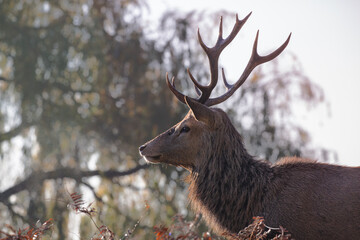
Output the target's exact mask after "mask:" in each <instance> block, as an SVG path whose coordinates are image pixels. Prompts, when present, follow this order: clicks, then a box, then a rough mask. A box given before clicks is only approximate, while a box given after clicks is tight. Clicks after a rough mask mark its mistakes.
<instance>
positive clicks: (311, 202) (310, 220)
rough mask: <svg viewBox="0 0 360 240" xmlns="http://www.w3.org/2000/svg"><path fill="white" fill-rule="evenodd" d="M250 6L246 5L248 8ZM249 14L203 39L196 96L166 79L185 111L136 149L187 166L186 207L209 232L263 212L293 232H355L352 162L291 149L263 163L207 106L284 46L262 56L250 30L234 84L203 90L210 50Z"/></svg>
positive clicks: (315, 235) (358, 200)
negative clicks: (249, 46)
mask: <svg viewBox="0 0 360 240" xmlns="http://www.w3.org/2000/svg"><path fill="white" fill-rule="evenodd" d="M250 14H251V13H250ZM250 14H249V15H248V16H247V17H245V18H244V19H243V20H239V18H238V17H237V16H236V23H235V25H234V28H233V30H232V31H231V33H230V35H229V36H228V37H227V38H225V39H224V38H223V36H222V20H220V28H219V36H218V39H217V42H216V44H215V46H214V47H212V48H209V47H207V46H206V45H205V44H204V42H203V40H202V39H201V36H200V34H199V31H198V40H199V43H200V45H201V47H202V48H203V50H204V51H205V53H206V55H207V56H208V59H209V63H210V73H211V79H210V84H209V85H207V86H203V85H201V84H200V83H199V82H197V81H196V80H195V78H194V76H193V75H192V74H191V72H190V71H189V70H188V75H189V77H190V79H191V80H192V82H193V83H194V85H195V87H196V91H197V93H198V95H199V97H198V98H197V99H194V98H191V97H188V96H185V95H183V94H182V93H180V92H179V91H177V90H176V88H175V84H174V78H172V80H171V81H169V78H168V75H166V81H167V85H168V87H169V88H170V90H171V91H172V92H173V93H174V95H175V96H176V97H177V98H178V99H179V100H180V101H181V102H183V103H185V104H186V105H187V106H188V107H189V109H190V111H189V112H188V114H187V115H186V116H185V118H184V119H183V120H182V121H181V122H179V123H178V124H176V125H175V126H173V127H172V128H170V129H169V130H168V131H166V132H164V133H162V134H160V135H159V136H157V137H156V138H154V139H153V140H151V141H149V142H147V143H146V144H144V145H142V146H141V147H140V148H139V150H140V154H141V155H142V156H143V157H144V158H145V159H146V160H147V161H148V162H150V163H166V164H171V165H175V166H181V167H183V168H185V169H187V170H188V171H189V172H190V174H189V176H188V180H189V184H190V185H189V199H190V203H191V205H192V207H193V209H194V210H195V211H197V212H200V213H202V215H203V216H204V219H205V221H206V222H207V223H208V224H209V225H210V227H211V228H212V229H213V230H214V231H215V232H217V233H222V232H230V233H237V232H238V231H239V230H241V229H243V228H244V227H246V226H247V225H248V224H249V223H250V222H251V220H252V217H253V216H263V217H264V218H265V221H266V224H267V225H268V226H272V227H278V226H283V227H285V228H286V229H287V230H288V231H289V232H290V233H291V234H292V236H293V237H294V238H296V239H298V240H299V239H337V240H339V239H360V167H353V168H351V167H344V166H336V165H330V164H324V163H317V162H315V161H310V160H307V159H301V158H296V157H287V158H283V159H281V160H280V161H278V163H276V164H274V165H271V164H270V163H268V162H266V161H260V160H257V159H255V158H254V157H252V156H251V155H250V154H249V153H248V152H247V151H246V149H245V147H244V145H243V140H242V137H241V136H240V134H239V133H238V132H237V131H236V129H235V127H234V126H233V125H232V123H231V122H230V120H229V118H228V116H227V115H226V114H225V112H224V111H222V110H221V109H218V108H210V106H213V105H216V104H218V103H221V102H223V101H225V100H226V99H228V98H229V97H230V96H231V95H232V94H233V93H234V92H235V91H236V90H237V89H238V88H239V87H240V86H241V85H242V84H243V83H244V81H245V80H246V79H247V77H248V76H249V74H250V73H251V71H252V70H253V69H254V68H255V67H256V66H258V65H260V64H262V63H265V62H268V61H271V60H272V59H274V58H275V57H277V56H278V55H279V54H280V53H281V52H282V51H283V50H284V49H285V48H286V46H287V44H288V43H289V40H290V36H289V37H288V39H287V40H286V41H285V42H284V43H283V44H282V45H281V46H280V47H279V48H278V49H277V50H275V51H274V52H272V53H271V54H269V55H267V56H260V55H258V53H257V43H258V33H257V34H256V38H255V41H254V45H253V50H252V55H251V57H250V60H249V63H248V64H247V66H246V68H245V70H244V72H243V73H242V75H241V76H240V78H239V80H238V81H237V82H236V83H235V84H229V83H228V82H227V80H226V78H225V74H224V71H222V77H223V80H224V84H225V87H226V89H227V91H226V92H225V93H224V94H223V95H221V96H219V97H215V98H210V94H211V91H212V90H213V89H214V87H215V86H216V84H217V81H218V58H219V56H220V53H221V52H222V50H223V49H224V48H225V47H226V46H227V45H228V44H229V43H230V42H231V41H232V40H233V39H234V38H235V36H236V35H237V33H238V32H239V31H240V29H241V27H242V26H243V25H244V23H245V22H246V20H247V19H248V18H249V16H250Z"/></svg>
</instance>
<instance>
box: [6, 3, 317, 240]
mask: <svg viewBox="0 0 360 240" xmlns="http://www.w3.org/2000/svg"><path fill="white" fill-rule="evenodd" d="M144 11H146V3H145V2H142V1H54V2H51V1H42V0H33V1H32V2H29V1H24V0H18V1H9V0H2V1H0V26H1V28H0V76H1V78H0V93H1V94H0V144H1V148H0V153H1V155H0V164H1V169H2V170H1V171H2V176H0V178H1V184H0V209H1V211H0V212H1V213H0V214H1V215H0V216H1V218H0V219H1V220H0V225H3V224H5V223H8V224H12V225H19V226H22V225H24V224H25V223H29V224H31V225H33V224H35V223H36V221H38V220H41V221H45V220H46V219H47V218H50V217H52V218H54V223H55V225H56V227H55V228H54V232H55V234H54V236H53V237H55V238H59V239H63V238H65V237H66V236H68V235H69V234H71V231H69V229H68V226H69V222H71V221H72V219H69V212H70V211H71V210H69V209H68V208H67V203H68V201H70V200H68V196H69V193H71V192H79V193H82V192H83V193H85V194H86V193H89V192H90V193H91V194H92V196H90V197H89V198H90V199H89V200H88V201H89V202H91V198H94V200H95V202H96V203H95V204H94V205H95V206H96V207H97V208H98V209H100V210H99V211H100V212H99V220H101V221H102V222H103V223H104V224H106V225H107V226H109V227H110V228H111V229H112V230H113V231H114V232H115V233H116V234H117V235H121V234H122V233H123V232H126V231H127V229H130V228H132V226H134V224H135V223H136V221H137V220H138V219H139V218H140V216H141V215H142V214H143V208H144V207H143V201H144V200H145V199H146V200H147V201H148V202H149V204H150V209H151V211H150V214H149V215H147V217H146V219H147V220H146V221H144V222H146V223H144V224H141V225H140V226H139V227H138V230H137V234H138V235H139V236H143V238H149V239H152V238H153V237H152V235H151V233H152V226H153V225H154V224H157V223H162V222H169V221H170V217H172V216H173V215H174V214H176V213H177V212H183V213H184V212H185V213H186V211H187V210H186V202H185V201H184V200H185V197H186V190H184V189H185V188H184V186H185V185H184V184H183V183H182V182H181V181H180V180H179V178H180V176H182V175H183V174H185V173H184V172H183V171H182V170H181V169H174V168H170V167H169V168H162V167H151V168H149V166H148V165H146V164H145V163H144V161H143V160H140V159H139V156H138V150H137V148H138V146H139V145H140V144H142V143H144V142H145V141H147V140H149V139H151V138H152V137H153V136H154V135H156V134H157V133H159V132H161V131H163V130H165V129H166V128H168V127H169V126H171V125H172V124H173V123H174V122H176V121H178V120H179V119H180V116H181V115H183V114H184V113H185V111H186V108H185V107H184V106H182V105H180V104H178V103H177V101H175V100H174V98H173V96H172V94H171V93H170V91H169V90H168V89H167V87H166V84H165V81H164V76H165V72H167V71H168V72H171V74H172V75H174V76H175V77H176V78H178V79H185V78H186V71H185V69H186V68H187V67H191V68H192V71H193V72H196V73H197V75H198V76H199V77H200V78H201V79H207V77H208V73H207V65H206V64H203V63H206V60H205V59H204V55H202V54H200V49H199V47H197V43H196V39H195V38H193V36H194V34H192V32H193V31H194V29H195V27H194V26H192V23H193V22H199V21H200V19H206V15H205V14H204V13H202V14H201V13H197V14H194V13H187V14H181V13H180V14H179V13H175V12H167V13H166V14H165V15H164V16H163V17H162V19H161V23H160V26H159V29H157V30H156V31H154V32H148V31H146V30H147V28H146V23H145V22H144V21H143V18H142V16H143V12H144ZM215 20H217V19H215ZM215 20H214V21H215ZM162 29H164V30H162ZM190 32H191V34H189V33H190ZM208 32H211V31H210V30H209V31H208ZM294 66H298V63H296V62H295V63H294ZM275 67H276V65H275ZM274 69H275V70H276V68H274ZM275 70H274V71H273V74H272V75H271V76H272V77H273V78H276V80H283V81H278V83H277V87H279V86H280V85H281V84H280V83H283V85H281V90H282V91H283V92H286V91H287V90H288V86H289V85H288V84H285V83H286V82H289V79H290V78H292V77H293V76H289V74H290V75H291V74H292V73H295V75H296V76H298V77H299V79H300V80H301V79H304V78H303V75H302V73H301V69H300V70H298V69H292V70H291V71H290V72H287V73H285V75H286V76H283V75H281V74H284V73H281V72H280V71H275ZM263 74H264V73H263V70H262V69H261V70H259V71H257V73H256V74H255V75H254V76H253V78H252V80H251V81H252V83H253V85H252V86H250V87H249V86H248V87H247V88H244V89H243V90H242V93H241V94H240V95H239V96H240V98H242V99H236V100H234V101H237V100H239V101H241V102H242V103H244V105H243V108H242V111H246V110H245V109H252V110H249V111H248V112H247V113H246V114H247V118H248V119H253V120H254V119H255V120H258V121H253V123H252V124H253V125H255V124H256V125H257V126H258V127H257V128H256V129H257V131H254V128H246V127H244V122H242V121H243V120H241V121H240V120H239V119H238V118H237V117H236V114H237V113H241V111H238V112H236V113H235V112H233V114H232V116H233V118H234V121H236V122H237V123H238V126H239V128H241V129H243V130H244V135H245V138H246V139H247V141H249V142H251V145H252V146H254V149H255V146H259V145H261V146H265V145H266V144H268V145H269V143H270V142H271V145H269V146H268V147H265V148H260V149H262V150H261V151H262V155H263V156H264V157H268V156H273V155H274V154H273V153H271V152H269V149H274V148H275V149H278V151H279V154H277V155H279V156H281V155H284V154H286V153H296V154H300V153H301V152H303V151H304V150H306V149H307V148H308V145H307V143H308V142H307V141H301V139H299V138H295V139H291V141H295V142H291V141H290V140H289V139H288V138H287V137H286V136H284V133H282V134H281V133H279V132H281V131H278V130H279V129H281V128H279V125H278V122H276V121H275V120H274V117H275V118H276V115H277V110H279V109H280V110H281V109H283V108H285V109H286V108H289V105H286V104H288V103H287V102H286V101H285V102H283V104H285V106H284V105H281V104H278V105H274V104H273V103H272V101H270V100H269V99H271V95H272V94H274V93H273V91H276V89H275V88H271V87H269V85H271V82H272V83H274V82H275V81H268V80H266V79H265V78H264V76H263ZM285 80H286V81H285ZM181 84H182V86H181V87H182V88H183V89H184V90H185V92H186V91H187V89H189V88H190V86H188V84H187V82H186V81H181ZM298 84H300V85H301V81H299V82H298ZM306 88H307V89H308V91H309V92H313V93H314V94H313V95H311V94H310V95H309V94H305V95H304V96H300V97H301V98H302V99H304V100H305V102H311V103H316V102H319V101H320V100H321V99H322V97H319V96H322V95H321V91H320V90H319V89H318V88H316V87H315V86H314V85H313V84H311V83H310V82H309V81H307V85H306ZM300 89H303V88H300ZM249 91H250V92H251V93H247V94H245V92H249ZM254 96H256V99H257V100H259V101H260V102H259V103H261V104H260V105H259V107H258V108H253V107H252V106H249V104H251V102H252V100H251V99H246V98H252V97H254ZM254 99H255V97H254ZM231 110H234V109H230V108H229V111H231ZM260 112H261V114H262V115H261V116H262V118H255V117H254V116H260V115H259V113H260ZM286 114H290V112H286ZM245 125H246V124H245ZM301 132H302V134H305V135H306V132H305V131H303V130H302V131H301ZM264 133H270V137H269V138H265V139H266V140H265V141H262V140H260V139H263V137H264V136H265V134H264ZM275 133H276V134H275ZM271 134H272V135H271ZM298 143H301V144H300V145H298ZM295 146H301V147H295ZM19 148H20V149H19ZM15 153H16V154H15ZM270 159H272V158H271V157H270ZM9 169H18V171H17V172H15V175H14V176H12V174H11V173H10V172H9ZM144 169H146V171H144ZM9 177H10V179H9ZM94 177H95V178H94ZM87 196H89V195H87ZM85 200H87V199H85ZM86 221H87V220H86V219H82V220H81V234H82V235H81V237H83V238H87V237H89V236H91V233H92V232H93V231H94V229H91V228H90V227H89V225H88V224H87V222H86ZM90 226H91V225H90ZM86 234H88V235H87V236H86Z"/></svg>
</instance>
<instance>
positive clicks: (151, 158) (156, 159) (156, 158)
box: [144, 155, 161, 163]
mask: <svg viewBox="0 0 360 240" xmlns="http://www.w3.org/2000/svg"><path fill="white" fill-rule="evenodd" d="M144 158H145V160H146V161H148V162H150V163H159V162H160V158H161V155H154V156H144Z"/></svg>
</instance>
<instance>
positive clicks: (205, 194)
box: [188, 115, 272, 233]
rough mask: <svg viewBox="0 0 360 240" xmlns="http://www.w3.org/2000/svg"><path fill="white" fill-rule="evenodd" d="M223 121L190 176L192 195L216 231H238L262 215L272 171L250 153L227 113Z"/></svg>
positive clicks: (196, 206)
mask: <svg viewBox="0 0 360 240" xmlns="http://www.w3.org/2000/svg"><path fill="white" fill-rule="evenodd" d="M222 121H226V122H224V123H222V124H221V125H220V126H221V128H222V129H218V130H217V131H216V133H214V135H213V136H211V137H210V139H208V141H210V142H211V145H209V149H204V151H203V153H204V154H203V156H202V158H203V159H202V160H201V166H196V167H195V168H194V169H193V171H192V173H191V174H190V176H189V179H188V180H189V182H190V186H189V198H190V202H191V205H192V207H193V208H194V209H195V211H198V212H200V213H202V215H203V216H204V218H205V220H206V222H207V223H208V224H209V225H210V226H211V227H212V229H213V230H214V231H215V232H217V233H223V232H224V231H228V232H232V233H237V232H238V231H240V230H241V229H242V228H244V227H245V226H247V225H248V224H249V223H250V222H251V220H252V217H253V216H258V215H261V213H262V211H263V206H262V205H261V203H262V202H264V201H263V200H264V198H265V194H266V188H267V186H268V183H269V179H270V178H271V175H272V172H271V171H272V170H271V168H270V166H269V165H268V164H267V163H265V162H261V161H258V160H255V159H254V158H253V157H252V156H250V155H249V154H248V153H247V151H246V149H245V148H244V146H243V143H242V138H241V136H240V134H239V133H238V132H237V131H236V130H235V128H234V127H233V125H232V124H231V122H230V120H229V119H228V118H227V116H226V115H224V116H223V119H222ZM199 165H200V164H199Z"/></svg>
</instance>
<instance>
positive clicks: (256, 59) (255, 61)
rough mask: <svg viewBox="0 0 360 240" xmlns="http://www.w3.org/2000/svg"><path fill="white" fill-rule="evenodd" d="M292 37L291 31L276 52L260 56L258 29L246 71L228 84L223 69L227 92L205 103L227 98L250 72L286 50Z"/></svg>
mask: <svg viewBox="0 0 360 240" xmlns="http://www.w3.org/2000/svg"><path fill="white" fill-rule="evenodd" d="M290 37H291V33H290V35H289V37H288V38H287V39H286V41H285V42H284V43H283V44H282V45H281V46H280V47H279V48H278V49H276V50H275V51H274V52H272V53H270V54H268V55H266V56H260V55H259V54H258V53H257V44H258V38H259V31H257V33H256V37H255V41H254V45H253V50H252V54H251V57H250V60H249V62H248V64H247V66H246V68H245V70H244V72H243V73H242V75H241V76H240V78H239V79H238V80H237V81H236V83H235V84H232V85H230V84H228V82H227V81H226V78H225V74H224V70H223V71H222V74H223V80H224V84H225V86H226V88H227V92H226V93H224V94H223V95H221V96H219V97H217V98H211V99H208V100H207V101H206V102H205V104H206V105H207V106H213V105H216V104H219V103H222V102H224V101H225V100H226V99H228V98H229V97H230V96H231V95H232V94H233V93H234V92H235V91H236V90H237V89H238V88H239V87H240V86H241V85H242V84H243V83H244V82H245V80H246V79H247V78H248V76H249V75H250V73H251V72H252V70H253V69H254V68H255V67H256V66H258V65H260V64H262V63H265V62H268V61H271V60H272V59H274V58H276V57H277V56H279V54H280V53H281V52H282V51H284V49H285V48H286V46H287V45H288V43H289V41H290Z"/></svg>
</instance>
